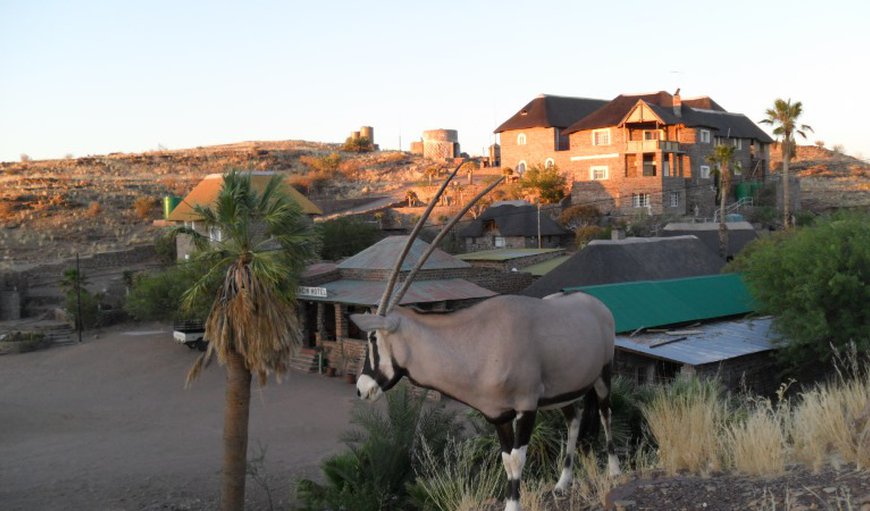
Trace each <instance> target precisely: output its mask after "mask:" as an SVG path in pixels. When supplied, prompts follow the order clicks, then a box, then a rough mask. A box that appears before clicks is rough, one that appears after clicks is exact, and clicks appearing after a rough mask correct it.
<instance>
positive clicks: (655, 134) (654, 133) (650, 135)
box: [643, 130, 661, 140]
mask: <svg viewBox="0 0 870 511" xmlns="http://www.w3.org/2000/svg"><path fill="white" fill-rule="evenodd" d="M643 139H644V140H661V132H660V131H659V130H643Z"/></svg>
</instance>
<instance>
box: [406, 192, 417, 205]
mask: <svg viewBox="0 0 870 511" xmlns="http://www.w3.org/2000/svg"><path fill="white" fill-rule="evenodd" d="M405 200H407V201H408V207H409V208H412V207H414V204H417V203H418V202H420V198H419V197H417V192H415V191H414V190H408V191H407V192H405Z"/></svg>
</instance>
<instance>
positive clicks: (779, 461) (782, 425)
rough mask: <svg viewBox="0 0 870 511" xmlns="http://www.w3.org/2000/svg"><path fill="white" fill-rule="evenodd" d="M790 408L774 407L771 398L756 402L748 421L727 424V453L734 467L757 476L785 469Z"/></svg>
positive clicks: (779, 472) (773, 473) (778, 472)
mask: <svg viewBox="0 0 870 511" xmlns="http://www.w3.org/2000/svg"><path fill="white" fill-rule="evenodd" d="M787 420H788V408H787V407H786V406H785V405H783V406H781V407H779V408H774V407H773V405H772V404H771V403H770V400H768V399H760V400H758V401H756V402H755V404H754V406H752V408H751V409H750V411H749V416H748V417H747V418H746V420H745V421H736V422H734V423H732V424H729V425H728V426H727V430H726V433H725V447H726V452H725V453H722V456H723V457H724V456H729V457H730V459H731V461H732V463H733V467H734V469H736V470H737V471H739V472H742V473H744V474H748V475H754V476H768V475H777V474H782V473H783V472H785V465H786V460H787V455H788V446H787V437H788V435H787V431H786V427H787Z"/></svg>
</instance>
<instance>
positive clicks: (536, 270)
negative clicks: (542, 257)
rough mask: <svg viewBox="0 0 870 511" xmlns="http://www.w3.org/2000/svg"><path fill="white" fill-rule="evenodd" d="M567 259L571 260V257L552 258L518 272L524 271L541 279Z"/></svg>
mask: <svg viewBox="0 0 870 511" xmlns="http://www.w3.org/2000/svg"><path fill="white" fill-rule="evenodd" d="M568 259H571V256H569V255H563V256H558V257H554V258H552V259H547V260H546V261H542V262H540V263H537V264H531V265H529V266H526V267H524V268H523V269H522V270H520V271H524V272H526V273H531V274H532V275H535V276H536V277H542V276H544V275H546V274H548V273H550V272H551V271H553V270H555V269H556V267H558V266H559V265H561V264H562V263H564V262H565V261H567V260H568Z"/></svg>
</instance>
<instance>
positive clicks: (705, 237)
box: [662, 222, 758, 257]
mask: <svg viewBox="0 0 870 511" xmlns="http://www.w3.org/2000/svg"><path fill="white" fill-rule="evenodd" d="M725 226H726V227H727V228H728V252H727V254H726V255H727V256H731V257H733V256H735V255H737V253H738V252H740V251H741V250H743V247H745V246H746V245H747V244H749V242H751V241H752V240H754V239H756V238H758V234H757V233H756V232H755V228H754V227H752V224H750V223H749V222H726V223H725ZM662 236H668V237H672V236H697V237H698V239H699V240H701V242H703V243H704V245H706V246H707V247H708V248H709V249H710V250H712V251H713V252H715V253H717V254H718V253H719V224H718V223H713V222H705V223H688V222H686V223H682V222H672V223H669V224H668V225H666V226H665V228H664V229H663V230H662Z"/></svg>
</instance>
